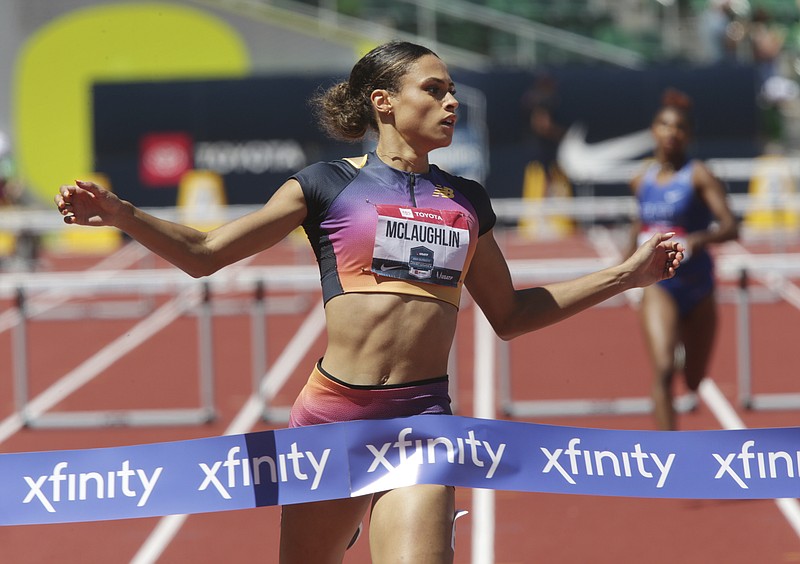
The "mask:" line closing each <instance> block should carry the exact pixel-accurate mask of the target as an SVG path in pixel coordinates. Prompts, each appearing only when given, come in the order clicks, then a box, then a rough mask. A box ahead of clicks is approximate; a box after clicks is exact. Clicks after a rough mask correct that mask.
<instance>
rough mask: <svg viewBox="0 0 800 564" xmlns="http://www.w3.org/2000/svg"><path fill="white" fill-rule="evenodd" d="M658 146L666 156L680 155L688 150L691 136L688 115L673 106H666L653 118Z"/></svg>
mask: <svg viewBox="0 0 800 564" xmlns="http://www.w3.org/2000/svg"><path fill="white" fill-rule="evenodd" d="M652 131H653V137H654V138H655V141H656V147H657V148H658V149H659V150H660V151H662V152H663V153H664V154H665V155H666V156H672V155H680V154H682V153H683V152H684V151H685V150H686V146H687V145H688V143H689V138H690V136H691V134H690V131H689V124H688V122H687V121H686V116H684V115H683V114H682V113H681V112H679V111H677V110H675V109H673V108H665V109H663V110H661V112H659V114H658V115H657V116H656V119H655V120H653V126H652Z"/></svg>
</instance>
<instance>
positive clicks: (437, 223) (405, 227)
mask: <svg viewBox="0 0 800 564" xmlns="http://www.w3.org/2000/svg"><path fill="white" fill-rule="evenodd" d="M292 178H294V179H295V180H297V181H298V182H299V183H300V186H301V187H302V189H303V195H304V196H305V199H306V206H307V208H308V215H307V216H306V220H305V222H304V223H303V228H304V229H305V232H306V235H308V239H309V241H310V242H311V246H312V247H313V249H314V253H315V255H316V257H317V262H318V263H319V269H320V279H321V282H322V294H323V298H324V300H325V302H326V303H327V301H328V300H330V299H331V298H333V297H334V296H338V295H340V294H345V293H350V292H385V293H392V294H411V295H415V296H424V297H429V298H434V299H438V300H442V301H445V302H448V303H451V304H453V305H454V306H455V307H458V304H459V300H460V296H461V288H462V286H463V283H464V278H465V277H466V274H467V270H468V269H469V264H470V261H471V260H472V255H473V254H474V252H475V248H476V246H477V242H478V237H479V236H480V235H483V234H484V233H486V232H487V231H489V230H490V229H491V228H492V227H493V226H494V224H495V221H496V216H495V214H494V211H493V210H492V207H491V202H490V200H489V195H488V194H487V193H486V190H485V189H484V188H483V186H481V185H480V184H479V183H477V182H475V181H472V180H468V179H465V178H462V177H458V176H453V175H451V174H448V173H446V172H444V171H442V170H441V169H439V168H438V167H437V166H435V165H430V169H429V171H428V172H427V173H425V174H417V173H409V172H404V171H401V170H398V169H395V168H392V167H390V166H389V165H387V164H386V163H384V162H383V161H381V160H380V159H379V158H378V157H377V155H376V154H375V153H374V152H371V153H368V154H367V155H364V156H362V157H358V158H348V159H341V160H335V161H330V162H319V163H316V164H313V165H310V166H308V167H306V168H304V169H303V170H301V171H300V172H298V173H297V174H295V175H294V176H292Z"/></svg>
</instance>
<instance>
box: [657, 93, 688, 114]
mask: <svg viewBox="0 0 800 564" xmlns="http://www.w3.org/2000/svg"><path fill="white" fill-rule="evenodd" d="M661 104H662V105H663V106H664V107H665V108H677V109H679V110H683V111H684V112H688V111H689V110H691V109H692V99H691V98H690V97H689V95H688V94H686V93H685V92H681V91H680V90H678V89H676V88H667V89H666V90H665V91H664V94H663V95H662V96H661Z"/></svg>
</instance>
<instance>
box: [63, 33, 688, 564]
mask: <svg viewBox="0 0 800 564" xmlns="http://www.w3.org/2000/svg"><path fill="white" fill-rule="evenodd" d="M313 103H314V105H315V106H316V109H317V115H318V118H319V119H320V122H321V125H322V127H323V128H324V129H325V130H326V131H327V132H328V133H330V134H332V135H333V136H335V137H337V138H340V139H348V140H358V139H361V138H362V137H363V136H364V135H365V134H367V133H368V132H369V131H374V132H376V133H377V135H378V143H377V148H376V150H375V151H374V152H371V153H369V154H367V155H363V156H359V157H355V158H346V159H342V160H335V161H332V162H325V163H317V164H313V165H311V166H309V167H307V168H305V169H303V170H301V171H300V172H298V173H297V174H295V175H294V176H292V177H291V178H289V179H288V180H287V181H286V182H285V183H284V184H283V185H282V186H281V187H280V188H279V189H278V190H277V192H276V193H275V194H274V196H273V197H272V198H270V200H269V201H268V202H267V203H266V204H265V205H264V207H263V208H261V209H259V210H257V211H255V212H253V213H251V214H249V215H246V216H244V217H241V218H239V219H236V220H234V221H232V222H230V223H228V224H226V225H223V226H221V227H219V228H217V229H214V230H212V231H209V232H201V231H198V230H195V229H192V228H189V227H186V226H183V225H179V224H175V223H171V222H167V221H164V220H161V219H158V218H156V217H153V216H151V215H148V214H146V213H144V212H143V211H142V210H140V209H138V208H136V207H134V206H133V205H132V204H130V203H129V202H126V201H122V200H120V199H118V198H117V197H116V196H115V195H114V194H112V193H110V192H108V191H106V190H104V189H103V188H101V187H100V186H98V185H96V184H93V183H90V182H82V181H78V182H77V183H76V184H75V185H65V186H62V187H61V188H60V191H59V193H58V195H57V196H56V197H55V202H56V204H57V206H58V209H59V210H60V212H61V213H62V214H63V216H64V221H66V222H67V223H70V224H79V225H110V226H114V227H116V228H118V229H121V230H122V231H124V232H125V233H127V234H128V235H130V236H131V237H132V238H134V239H136V240H137V241H139V242H140V243H142V244H143V245H145V246H146V247H147V248H149V249H151V250H152V251H153V252H155V253H157V254H159V255H161V256H162V257H164V258H166V259H167V260H169V261H171V262H172V263H173V264H175V265H176V266H177V267H179V268H181V269H182V270H184V271H186V272H187V273H189V274H190V275H192V276H195V277H201V276H206V275H209V274H211V273H213V272H215V271H217V270H219V269H220V268H222V267H224V266H226V265H229V264H231V263H234V262H236V261H238V260H240V259H243V258H245V257H247V256H250V255H253V254H254V253H258V252H260V251H263V250H265V249H267V248H269V247H271V246H272V245H274V244H275V243H277V242H278V241H280V240H281V239H283V238H284V237H286V236H287V235H288V234H289V233H290V232H291V231H292V230H294V229H295V228H296V227H298V226H300V225H302V226H303V227H304V229H305V231H306V233H307V235H308V237H309V240H310V242H311V245H312V247H313V249H314V251H315V253H316V255H317V259H318V262H319V267H320V273H321V281H322V291H323V296H324V300H325V314H326V329H327V336H328V344H327V348H326V350H325V354H324V357H323V358H322V359H321V360H320V361H319V363H317V365H316V366H315V367H314V369H313V371H312V374H311V377H310V378H309V381H308V383H307V385H306V386H305V388H304V389H303V391H302V392H301V393H300V395H299V397H298V398H297V401H296V403H295V405H294V407H293V409H292V413H291V422H290V424H291V425H295V426H296V425H312V424H316V423H327V422H331V421H343V420H351V419H369V418H393V417H402V416H411V415H417V414H449V413H451V411H450V398H449V395H448V391H447V375H446V371H447V360H448V353H449V350H450V347H451V344H452V341H453V337H454V333H455V328H456V317H457V314H458V305H459V296H460V293H461V289H462V286H463V285H466V286H467V288H468V289H469V291H470V294H471V295H472V296H473V297H474V299H475V301H476V303H477V304H478V306H479V307H481V309H482V310H483V312H484V313H485V314H486V316H487V318H488V319H489V321H490V322H491V323H492V325H493V327H494V329H495V331H496V332H497V334H498V335H500V336H501V337H502V338H504V339H510V338H512V337H514V336H517V335H521V334H523V333H526V332H528V331H532V330H534V329H538V328H540V327H544V326H546V325H549V324H551V323H555V322H557V321H560V320H562V319H564V318H566V317H569V316H571V315H573V314H575V313H577V312H579V311H581V310H583V309H586V308H587V307H590V306H592V305H594V304H597V303H598V302H601V301H603V300H605V299H607V298H609V297H611V296H614V295H616V294H618V293H620V292H622V291H624V290H626V289H628V288H633V287H641V286H645V285H648V284H651V283H654V282H656V281H658V280H661V279H664V278H669V277H671V276H673V275H674V273H675V269H676V268H677V267H678V266H679V264H680V260H681V258H682V255H681V250H682V248H681V247H680V245H679V244H677V243H675V242H673V241H670V240H669V239H670V235H669V234H661V233H659V234H655V235H654V236H653V237H652V238H650V239H649V240H648V241H647V242H645V243H644V244H643V245H642V246H641V248H640V249H639V250H638V251H637V252H636V253H634V254H633V255H632V256H631V257H630V258H629V259H628V260H626V261H624V262H623V263H622V264H620V265H618V266H615V267H612V268H608V269H606V270H603V271H600V272H596V273H593V274H590V275H587V276H584V277H582V278H578V279H576V280H572V281H568V282H562V283H558V284H551V285H548V286H545V287H540V288H530V289H526V290H516V289H515V288H514V287H513V285H512V280H511V276H510V274H509V270H508V267H507V265H506V261H505V259H504V257H503V254H502V253H501V251H500V249H499V247H498V245H497V243H496V242H495V239H494V237H493V235H492V228H493V226H494V222H495V215H494V212H493V211H492V208H491V205H490V201H489V196H488V195H487V193H486V191H485V190H484V188H483V187H482V186H481V185H479V184H478V183H476V182H473V181H470V180H466V179H463V178H459V177H455V176H452V175H450V174H448V173H446V172H444V171H442V170H441V169H439V168H438V167H436V166H435V165H432V164H430V163H429V162H428V153H430V151H432V150H434V149H437V148H439V147H446V146H447V145H449V144H450V143H451V141H452V139H453V130H454V127H455V124H456V120H457V116H456V110H457V108H458V101H457V100H456V97H455V87H454V85H453V81H452V80H451V78H450V75H449V73H448V70H447V67H446V66H445V64H444V63H443V62H442V61H441V60H440V59H439V58H438V56H436V55H435V54H434V53H433V52H432V51H430V50H429V49H427V48H425V47H422V46H419V45H414V44H411V43H405V42H391V43H387V44H384V45H381V46H379V47H377V48H375V49H374V50H372V51H371V52H369V53H367V54H366V55H365V56H364V57H363V58H362V59H361V60H359V61H358V62H357V63H356V65H355V66H354V67H353V69H352V72H351V74H350V77H349V79H348V80H347V81H344V82H341V83H339V84H337V85H335V86H333V87H331V88H330V89H329V90H327V91H326V92H324V93H323V94H321V95H320V96H318V97H317V98H316V99H315V100H313ZM454 497H455V494H454V490H453V488H452V487H447V486H439V485H416V486H411V487H406V488H401V489H396V490H392V491H387V492H383V493H379V494H375V495H371V496H365V497H359V498H353V499H341V500H333V501H323V502H314V503H305V504H297V505H288V506H284V507H283V509H282V524H281V540H280V559H281V562H283V563H298V564H307V563H309V562H313V563H315V564H322V563H328V562H331V563H333V562H341V561H342V559H343V557H344V552H345V550H346V549H347V547H348V545H349V543H350V541H351V539H352V538H353V535H354V532H355V531H356V530H357V529H358V527H359V524H360V522H361V520H362V517H363V516H364V515H365V513H366V512H367V511H368V510H370V509H371V517H370V519H371V520H370V550H371V554H372V559H373V562H376V563H387V562H416V563H422V562H426V563H438V562H452V561H453V550H452V547H451V534H452V527H453V519H454Z"/></svg>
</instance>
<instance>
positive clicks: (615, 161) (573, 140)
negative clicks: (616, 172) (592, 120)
mask: <svg viewBox="0 0 800 564" xmlns="http://www.w3.org/2000/svg"><path fill="white" fill-rule="evenodd" d="M653 147H654V142H653V137H652V134H651V133H650V130H649V129H643V130H642V131H636V132H634V133H628V134H626V135H622V136H620V137H613V138H611V139H606V140H604V141H598V142H597V143H592V144H588V143H586V128H585V127H584V126H583V125H580V124H576V125H573V126H572V127H570V128H569V129H568V130H567V132H566V134H565V135H564V138H563V139H562V140H561V144H560V145H559V147H558V163H559V164H560V165H561V168H562V169H563V170H564V172H566V173H567V176H569V177H570V178H572V179H574V180H582V179H586V180H591V178H592V176H596V175H598V174H602V173H604V172H606V171H608V170H612V169H614V168H616V167H618V166H619V165H620V164H622V163H623V162H626V161H630V160H631V159H633V158H634V157H638V156H641V155H644V154H645V153H647V152H649V151H651V150H652V149H653Z"/></svg>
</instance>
